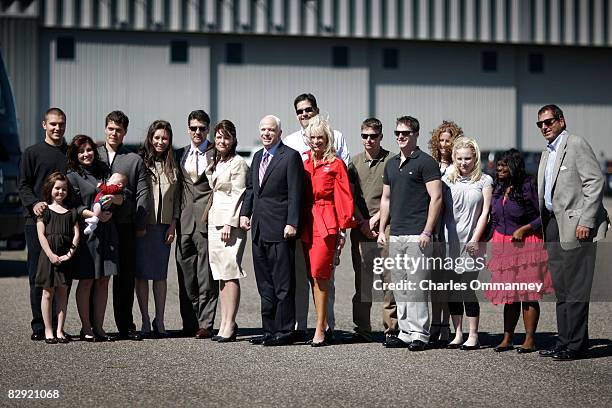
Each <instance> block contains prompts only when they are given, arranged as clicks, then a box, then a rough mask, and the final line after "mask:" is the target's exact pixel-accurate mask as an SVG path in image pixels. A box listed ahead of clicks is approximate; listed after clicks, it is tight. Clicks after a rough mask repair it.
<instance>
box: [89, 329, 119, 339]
mask: <svg viewBox="0 0 612 408" xmlns="http://www.w3.org/2000/svg"><path fill="white" fill-rule="evenodd" d="M93 334H94V337H95V338H96V341H115V338H114V337H113V336H110V335H108V334H99V333H96V331H95V330H94V331H93Z"/></svg>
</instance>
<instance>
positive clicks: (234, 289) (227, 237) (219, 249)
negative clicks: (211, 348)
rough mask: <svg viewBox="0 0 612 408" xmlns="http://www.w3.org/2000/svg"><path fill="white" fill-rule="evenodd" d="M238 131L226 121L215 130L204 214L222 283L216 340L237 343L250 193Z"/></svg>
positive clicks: (215, 269) (217, 276)
mask: <svg viewBox="0 0 612 408" xmlns="http://www.w3.org/2000/svg"><path fill="white" fill-rule="evenodd" d="M237 144H238V140H237V139H236V127H235V126H234V124H233V123H232V122H230V121H229V120H222V121H221V122H219V124H217V126H216V127H215V155H214V160H213V162H212V163H211V165H210V166H209V167H208V168H207V169H206V176H207V177H208V180H209V182H210V186H211V187H212V190H213V191H212V205H211V206H210V209H209V210H208V213H206V214H204V217H207V220H208V245H209V247H208V254H209V262H210V269H211V271H212V275H213V278H214V279H216V280H218V281H219V288H220V294H219V300H220V303H221V323H220V326H219V332H218V333H217V336H214V337H213V340H216V341H219V342H221V343H223V342H228V341H235V340H236V333H237V331H238V326H237V325H236V313H237V312H238V304H239V303H240V281H239V279H240V278H244V277H245V276H246V274H245V273H244V270H243V269H242V254H243V253H244V246H245V244H246V240H245V238H246V232H245V231H243V230H242V229H241V228H240V227H239V225H240V208H241V207H242V201H243V199H244V192H245V189H246V180H247V173H248V171H249V166H248V165H247V164H246V162H245V161H244V159H243V158H242V157H240V156H239V155H237V154H236V146H237Z"/></svg>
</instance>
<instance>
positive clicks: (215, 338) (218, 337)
mask: <svg viewBox="0 0 612 408" xmlns="http://www.w3.org/2000/svg"><path fill="white" fill-rule="evenodd" d="M222 338H223V336H219V335H216V336H212V337H211V338H210V339H211V340H212V341H219V339H222Z"/></svg>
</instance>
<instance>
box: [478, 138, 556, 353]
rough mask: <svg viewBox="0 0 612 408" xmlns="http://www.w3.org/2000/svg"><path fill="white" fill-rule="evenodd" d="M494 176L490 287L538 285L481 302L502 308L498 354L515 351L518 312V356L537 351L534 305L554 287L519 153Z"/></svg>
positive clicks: (500, 162) (533, 193)
mask: <svg viewBox="0 0 612 408" xmlns="http://www.w3.org/2000/svg"><path fill="white" fill-rule="evenodd" d="M496 162H497V174H496V178H495V185H494V190H493V199H492V204H491V222H492V227H493V237H492V239H491V251H492V256H491V261H489V263H488V265H487V267H488V269H489V270H490V271H491V282H492V283H525V284H528V283H532V284H542V287H541V289H540V290H539V291H537V290H523V289H520V290H488V291H486V292H485V296H486V297H487V299H489V300H490V301H491V302H492V303H493V304H503V305H504V338H503V340H502V342H501V343H500V344H499V345H498V346H497V347H495V351H496V352H503V351H509V350H512V349H514V346H513V344H512V341H513V337H514V330H515V328H516V325H517V323H518V320H519V317H520V314H521V309H522V310H523V322H524V324H525V341H524V342H523V344H522V345H521V346H519V347H518V348H517V352H519V353H530V352H533V351H535V350H536V347H535V341H534V334H535V331H536V328H537V326H538V320H539V318H540V305H539V303H538V301H539V300H540V299H542V296H543V295H544V294H545V293H550V292H552V291H553V289H552V281H551V278H550V274H549V272H548V265H547V260H548V256H547V253H546V250H545V248H544V243H543V239H542V221H541V219H540V213H539V210H538V192H537V188H536V186H535V183H534V181H533V179H532V178H531V177H529V176H527V174H526V172H525V162H524V161H523V158H522V155H521V153H520V152H519V151H518V150H516V149H510V150H508V151H505V152H503V153H501V155H500V156H499V157H498V158H497V161H496Z"/></svg>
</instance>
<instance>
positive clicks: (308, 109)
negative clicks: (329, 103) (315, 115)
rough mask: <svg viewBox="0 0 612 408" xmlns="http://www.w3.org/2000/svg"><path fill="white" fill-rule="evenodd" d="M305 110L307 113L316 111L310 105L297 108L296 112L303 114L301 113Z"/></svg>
mask: <svg viewBox="0 0 612 408" xmlns="http://www.w3.org/2000/svg"><path fill="white" fill-rule="evenodd" d="M304 112H306V113H312V112H314V108H312V107H310V106H309V107H307V108H304V109H296V110H295V113H296V114H298V115H301V114H302V113H304Z"/></svg>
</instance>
